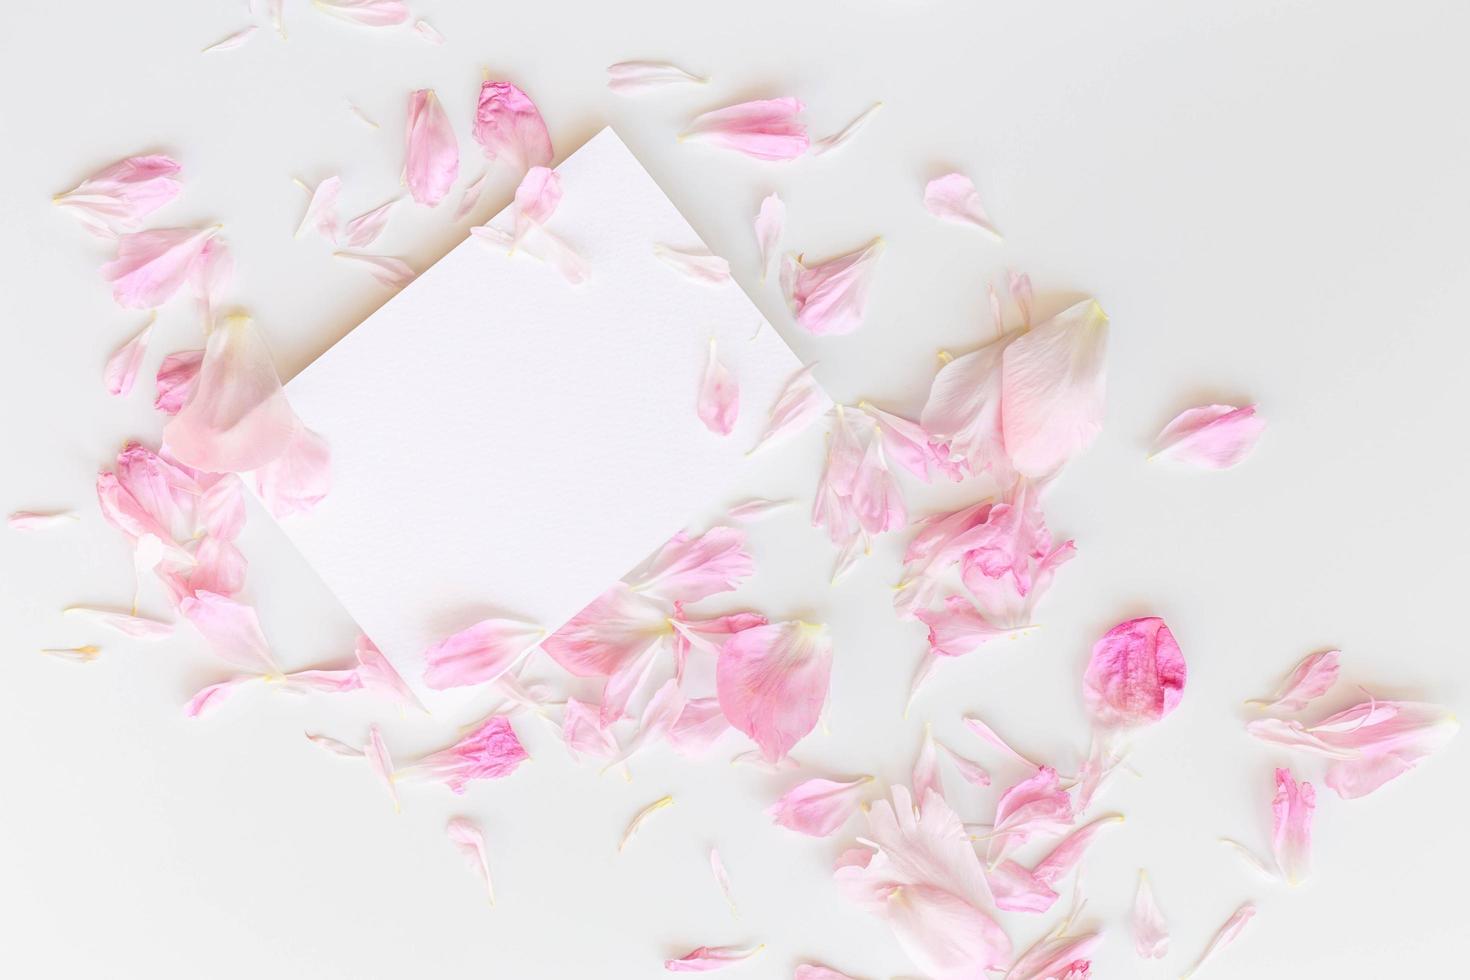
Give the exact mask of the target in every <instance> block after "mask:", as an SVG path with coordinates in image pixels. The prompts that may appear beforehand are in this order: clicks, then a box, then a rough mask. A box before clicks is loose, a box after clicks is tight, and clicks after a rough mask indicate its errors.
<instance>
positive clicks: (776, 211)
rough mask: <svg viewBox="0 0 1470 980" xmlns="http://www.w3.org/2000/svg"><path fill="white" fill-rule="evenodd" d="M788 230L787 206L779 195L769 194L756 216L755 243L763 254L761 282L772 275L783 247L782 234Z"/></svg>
mask: <svg viewBox="0 0 1470 980" xmlns="http://www.w3.org/2000/svg"><path fill="white" fill-rule="evenodd" d="M785 229H786V204H785V202H783V201H782V200H781V198H780V196H779V195H776V194H767V195H766V197H765V198H764V199H763V200H762V201H761V209H760V211H758V212H757V213H756V216H755V241H756V245H757V246H758V247H759V248H760V253H761V282H765V281H766V276H768V275H770V272H771V265H772V263H774V262H775V261H776V254H777V250H778V249H779V248H780V246H781V233H782V232H783V231H785Z"/></svg>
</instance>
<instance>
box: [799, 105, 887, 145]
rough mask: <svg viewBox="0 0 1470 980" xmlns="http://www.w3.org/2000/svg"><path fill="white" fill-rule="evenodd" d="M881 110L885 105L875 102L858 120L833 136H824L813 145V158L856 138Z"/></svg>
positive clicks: (859, 115)
mask: <svg viewBox="0 0 1470 980" xmlns="http://www.w3.org/2000/svg"><path fill="white" fill-rule="evenodd" d="M881 108H883V103H881V102H874V103H873V104H872V105H870V106H868V107H867V108H866V109H864V110H863V111H862V112H861V113H859V114H858V117H857V118H856V119H854V120H853V121H852V122H850V123H848V124H847V125H846V126H843V127H842V129H840V130H839V131H837V132H835V133H833V134H832V135H831V136H824V137H822V138H821V139H819V140H817V141H816V142H815V143H813V144H812V156H814V157H819V156H821V155H822V154H824V153H830V152H832V151H833V150H835V149H837V148H838V147H839V146H842V145H843V144H844V143H846V142H847V141H848V140H850V139H852V138H853V137H854V136H856V135H857V134H858V133H859V132H860V131H861V130H862V128H863V127H864V126H866V125H867V124H868V120H869V119H872V118H873V115H874V114H875V113H876V112H877V111H878V110H879V109H881Z"/></svg>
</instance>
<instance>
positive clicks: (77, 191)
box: [52, 153, 184, 238]
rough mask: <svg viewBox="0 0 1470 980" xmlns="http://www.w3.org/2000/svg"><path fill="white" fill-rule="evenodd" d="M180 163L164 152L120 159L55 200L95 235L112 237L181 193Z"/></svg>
mask: <svg viewBox="0 0 1470 980" xmlns="http://www.w3.org/2000/svg"><path fill="white" fill-rule="evenodd" d="M179 169H180V168H179V164H178V162H177V161H175V160H174V159H173V158H172V157H169V156H166V155H164V154H161V153H155V154H148V155H145V156H136V157H128V158H127V159H125V160H119V161H118V162H117V163H114V164H112V165H110V166H108V167H104V168H103V169H102V170H99V171H98V172H97V173H95V174H93V175H92V176H90V177H88V178H87V179H86V180H84V181H82V182H81V183H80V184H78V185H77V186H76V187H74V188H72V189H71V190H69V191H67V192H66V193H65V194H58V195H56V197H54V198H52V200H53V201H54V202H55V203H56V204H57V205H59V206H61V207H63V208H65V209H66V210H68V211H70V212H71V213H72V214H74V215H76V216H77V218H79V219H80V220H81V221H82V223H83V226H84V227H86V228H87V230H88V231H91V232H92V233H93V234H96V235H99V236H101V237H105V238H111V237H113V236H114V233H115V232H117V231H134V230H136V229H137V228H138V226H139V223H140V221H141V220H142V219H143V218H145V217H147V216H148V215H150V214H152V213H153V212H154V211H157V210H158V209H159V208H161V207H163V206H164V205H165V204H167V203H168V202H170V201H172V200H173V199H174V198H175V197H177V196H178V194H179V191H181V190H183V188H184V185H183V183H182V182H181V181H180V180H179V179H178V174H179Z"/></svg>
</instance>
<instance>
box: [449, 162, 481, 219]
mask: <svg viewBox="0 0 1470 980" xmlns="http://www.w3.org/2000/svg"><path fill="white" fill-rule="evenodd" d="M486 176H488V174H485V173H482V174H480V176H478V177H476V178H475V179H474V180H472V181H470V182H469V183H468V184H466V185H465V189H464V193H463V194H462V195H461V196H460V199H459V206H458V207H456V208H455V209H454V218H453V219H452V220H454V221H463V220H464V219H465V218H468V217H469V216H470V212H471V211H473V210H475V208H476V207H478V206H479V204H480V192H481V191H482V190H483V189H484V187H485V178H486Z"/></svg>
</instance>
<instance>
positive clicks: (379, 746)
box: [362, 725, 402, 810]
mask: <svg viewBox="0 0 1470 980" xmlns="http://www.w3.org/2000/svg"><path fill="white" fill-rule="evenodd" d="M362 754H363V755H364V756H365V757H366V758H367V761H368V767H369V768H370V769H372V771H373V775H374V776H377V777H378V781H379V782H380V783H382V784H383V787H384V788H385V789H387V790H388V796H389V798H390V799H392V800H393V809H395V810H399V809H402V808H401V807H400V806H399V804H398V787H397V786H396V785H395V784H394V769H393V757H392V756H391V755H389V754H388V746H387V745H386V744H384V742H383V733H382V732H380V731H379V730H378V726H377V725H372V726H369V728H368V742H367V745H366V746H364V747H363V750H362Z"/></svg>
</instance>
